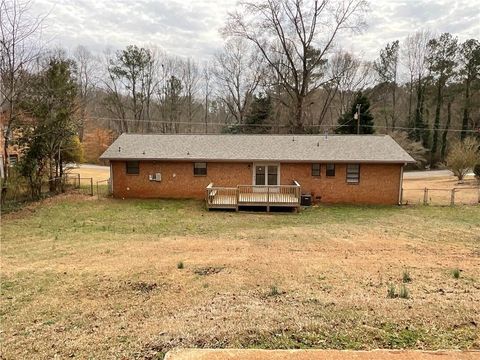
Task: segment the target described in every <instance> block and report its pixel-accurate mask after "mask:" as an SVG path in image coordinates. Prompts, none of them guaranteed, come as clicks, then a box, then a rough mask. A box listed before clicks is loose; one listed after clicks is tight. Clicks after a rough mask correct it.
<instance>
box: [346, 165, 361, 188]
mask: <svg viewBox="0 0 480 360" xmlns="http://www.w3.org/2000/svg"><path fill="white" fill-rule="evenodd" d="M359 182H360V164H348V165H347V184H358V183H359Z"/></svg>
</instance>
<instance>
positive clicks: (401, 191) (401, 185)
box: [398, 163, 406, 205]
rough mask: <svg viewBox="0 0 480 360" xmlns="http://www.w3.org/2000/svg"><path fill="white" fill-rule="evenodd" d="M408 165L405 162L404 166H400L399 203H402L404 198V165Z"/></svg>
mask: <svg viewBox="0 0 480 360" xmlns="http://www.w3.org/2000/svg"><path fill="white" fill-rule="evenodd" d="M405 165H406V163H405V164H403V165H402V166H400V184H399V186H398V205H402V200H403V199H402V198H403V189H402V187H403V167H404V166H405Z"/></svg>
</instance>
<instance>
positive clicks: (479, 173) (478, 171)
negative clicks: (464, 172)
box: [473, 163, 480, 180]
mask: <svg viewBox="0 0 480 360" xmlns="http://www.w3.org/2000/svg"><path fill="white" fill-rule="evenodd" d="M473 173H474V174H475V177H476V178H477V179H479V180H480V163H478V164H476V165H475V166H474V167H473Z"/></svg>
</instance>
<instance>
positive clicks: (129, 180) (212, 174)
mask: <svg viewBox="0 0 480 360" xmlns="http://www.w3.org/2000/svg"><path fill="white" fill-rule="evenodd" d="M111 165H112V171H113V195H114V196H115V197H119V198H123V197H125V198H127V197H129V198H161V197H165V198H198V199H203V198H204V197H205V188H206V187H207V185H208V184H209V183H211V182H213V183H214V184H215V185H218V186H237V185H239V184H251V183H252V169H251V165H250V167H249V164H248V163H207V176H194V175H193V163H191V162H160V161H141V162H140V174H139V175H127V174H126V170H125V167H126V166H125V162H123V161H112V162H111ZM155 173H161V174H162V181H160V182H156V181H150V180H148V175H149V174H152V175H153V174H155Z"/></svg>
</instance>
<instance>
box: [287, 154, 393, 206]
mask: <svg viewBox="0 0 480 360" xmlns="http://www.w3.org/2000/svg"><path fill="white" fill-rule="evenodd" d="M401 168H402V166H401V165H398V164H360V182H359V183H358V184H347V181H346V177H347V174H346V171H347V165H346V164H335V177H327V176H326V166H325V164H321V169H320V174H321V175H320V176H319V177H315V176H311V174H312V165H311V164H304V163H296V164H282V165H281V172H280V176H281V183H282V184H290V183H291V182H292V181H293V180H297V181H298V182H299V183H300V185H301V186H302V192H303V193H305V192H309V193H311V194H312V195H313V199H314V201H316V197H317V196H320V197H321V200H320V202H323V203H362V204H397V203H398V195H399V189H400V171H401Z"/></svg>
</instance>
